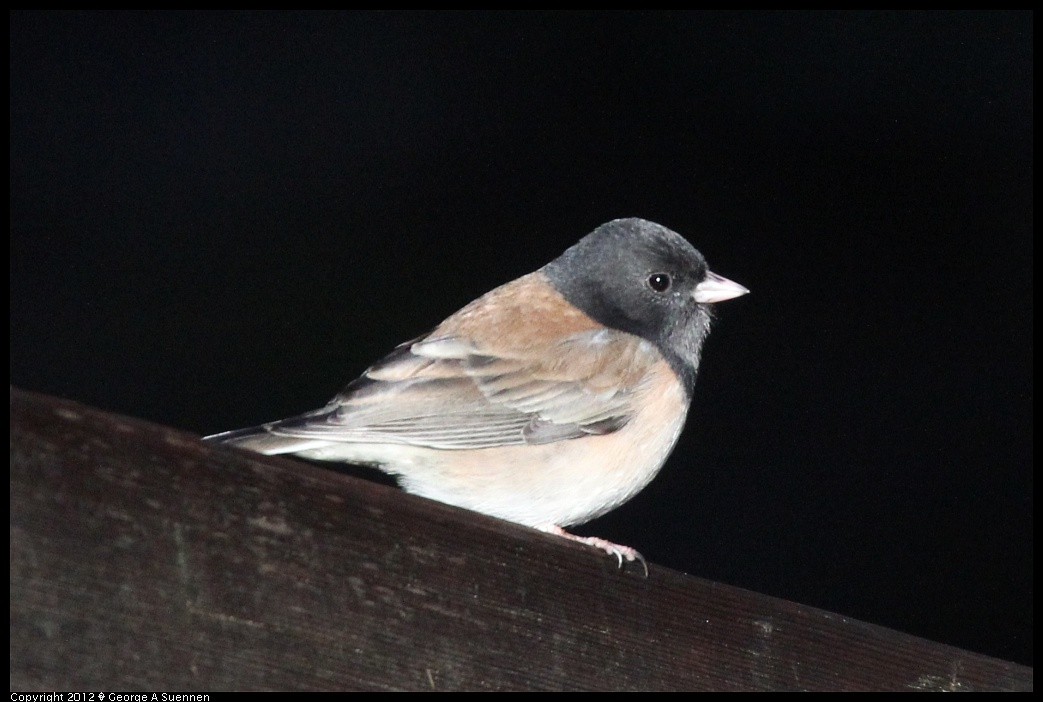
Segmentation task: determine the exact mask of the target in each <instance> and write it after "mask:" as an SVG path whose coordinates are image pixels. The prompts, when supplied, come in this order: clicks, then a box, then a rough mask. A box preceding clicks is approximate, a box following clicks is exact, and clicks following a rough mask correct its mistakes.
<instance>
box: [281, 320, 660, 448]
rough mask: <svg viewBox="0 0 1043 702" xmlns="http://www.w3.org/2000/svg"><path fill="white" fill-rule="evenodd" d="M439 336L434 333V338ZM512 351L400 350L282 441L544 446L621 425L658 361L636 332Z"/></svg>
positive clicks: (474, 347)
mask: <svg viewBox="0 0 1043 702" xmlns="http://www.w3.org/2000/svg"><path fill="white" fill-rule="evenodd" d="M437 333H438V330H436V334H437ZM510 346H511V348H510V349H509V350H507V351H505V350H503V349H494V344H482V343H479V342H476V341H474V340H472V339H469V338H465V337H460V336H453V335H437V336H431V337H427V338H425V339H423V340H420V341H416V342H411V343H407V344H403V345H402V346H400V347H398V348H397V349H396V350H395V351H394V352H392V353H391V354H390V355H389V356H388V357H387V358H385V359H384V360H383V361H381V362H380V363H379V364H377V365H375V366H373V367H372V368H370V369H369V370H368V371H366V373H365V374H364V375H363V376H362V377H361V378H359V379H358V380H357V381H355V382H354V383H352V384H351V385H349V386H348V387H347V388H346V389H345V390H344V392H343V393H341V394H340V395H339V396H338V397H337V398H335V399H334V400H333V401H332V402H331V403H330V404H329V405H327V406H326V407H325V408H323V409H322V410H318V411H317V412H312V413H309V414H307V415H302V416H300V417H297V418H293V419H288V420H284V421H282V422H275V423H273V424H270V425H266V427H265V428H266V430H267V431H268V432H271V433H273V434H275V435H278V436H285V437H293V438H297V439H313V440H325V441H333V442H361V443H397V444H410V445H415V446H424V447H429V448H437V449H476V448H489V447H494V446H507V445H517V444H526V443H527V444H539V443H547V442H550V441H558V440H562V439H570V438H577V437H580V436H585V435H589V434H603V433H608V432H611V431H615V430H616V429H619V428H620V427H622V426H623V425H624V424H626V423H627V421H629V419H630V417H631V415H632V414H633V411H634V396H635V394H636V393H638V392H639V391H640V389H641V387H642V384H643V383H644V382H645V379H646V378H647V377H648V374H649V371H650V370H651V369H652V367H653V365H654V364H655V363H657V362H658V361H659V360H661V359H660V356H659V354H658V352H657V351H656V350H655V347H654V346H652V345H651V344H650V343H648V342H647V341H644V340H642V339H640V338H638V337H636V336H633V335H630V334H627V333H624V332H619V331H614V330H608V329H600V328H599V329H592V330H587V331H582V332H579V333H576V334H572V335H569V336H566V337H564V338H558V339H555V340H554V341H551V342H548V343H544V344H539V343H529V344H524V345H522V344H511V345H510Z"/></svg>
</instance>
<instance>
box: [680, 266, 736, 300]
mask: <svg viewBox="0 0 1043 702" xmlns="http://www.w3.org/2000/svg"><path fill="white" fill-rule="evenodd" d="M748 292H749V290H747V289H746V288H744V287H742V286H741V285H739V284H738V283H736V282H734V281H731V280H728V279H727V278H722V277H721V276H719V275H717V274H716V273H713V272H711V271H707V272H706V280H704V281H703V282H701V283H699V284H698V285H696V286H695V292H694V293H692V297H694V298H695V301H696V302H723V301H724V300H731V299H732V298H733V297H741V296H743V295H745V294H746V293H748Z"/></svg>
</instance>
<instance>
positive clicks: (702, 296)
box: [208, 219, 749, 564]
mask: <svg viewBox="0 0 1043 702" xmlns="http://www.w3.org/2000/svg"><path fill="white" fill-rule="evenodd" d="M747 292H749V291H748V290H746V288H744V287H742V286H741V285H739V284H737V283H733V282H732V281H730V280H727V279H726V278H722V277H720V276H719V275H716V274H714V273H712V272H710V270H709V269H708V268H707V265H706V261H705V259H704V258H703V257H702V255H701V254H700V253H699V252H698V251H696V250H695V249H694V248H692V246H691V244H689V243H688V242H687V241H685V240H684V239H683V238H682V237H681V236H680V235H679V234H677V233H675V232H673V231H671V230H669V229H667V228H666V227H663V226H661V225H658V224H654V223H652V222H648V221H646V220H643V219H617V220H615V221H612V222H609V223H607V224H604V225H602V226H600V227H598V228H597V229H595V230H594V231H593V232H592V233H591V234H588V235H587V236H585V237H584V238H583V239H581V240H580V241H579V243H577V244H576V245H575V246H573V247H571V248H569V249H568V250H567V251H565V253H563V254H562V255H561V256H559V257H558V258H556V259H555V260H553V261H551V262H550V263H548V264H547V265H545V266H544V267H543V268H541V269H539V270H538V271H536V272H535V273H530V274H528V275H525V276H522V277H521V278H518V279H517V280H514V281H512V282H510V283H507V284H506V285H502V286H500V287H498V288H496V289H495V290H492V291H491V292H488V293H486V294H485V295H483V296H481V297H480V298H478V299H477V300H475V301H474V302H472V303H470V304H469V305H467V306H466V307H464V308H463V309H461V310H460V311H459V312H457V313H455V314H453V315H452V316H450V317H449V318H448V319H446V320H445V321H444V322H442V323H441V324H439V325H438V326H437V327H436V328H435V329H434V331H432V332H431V333H429V334H426V335H424V336H421V337H419V338H417V339H414V340H413V341H408V342H406V343H404V344H402V345H401V346H399V347H398V348H396V349H395V350H394V351H392V352H391V353H390V354H389V355H388V356H387V357H385V358H384V359H383V360H381V361H379V362H378V363H376V364H375V365H374V366H373V367H371V368H370V369H369V370H367V371H366V372H365V373H363V374H362V377H360V378H359V379H358V380H355V381H354V382H352V383H351V384H350V385H348V386H347V387H346V388H345V389H344V391H343V392H341V393H340V394H339V395H337V396H336V397H335V398H333V400H332V401H331V402H330V403H329V404H328V405H326V406H325V407H323V408H322V409H320V410H316V411H314V412H308V413H307V414H302V415H301V416H299V417H293V418H291V419H284V420H282V421H278V422H271V423H269V424H264V425H261V426H259V427H255V428H251V429H241V430H239V431H231V432H226V433H224V434H216V435H214V436H211V437H208V438H209V439H212V440H214V441H219V442H223V443H227V444H231V445H234V446H241V447H244V448H247V449H251V450H254V451H259V452H260V453H265V454H279V453H294V454H298V455H300V456H304V457H307V458H313V459H321V460H326V461H341V462H345V463H354V464H363V465H373V466H376V467H377V468H379V469H380V470H382V471H384V472H385V473H389V474H391V475H394V476H396V477H397V479H398V481H399V484H400V485H401V486H402V488H403V489H405V490H406V492H411V493H413V494H415V495H422V496H424V497H429V498H431V499H434V500H440V501H442V502H447V503H449V504H452V505H457V506H460V507H465V508H467V509H472V510H475V511H477V512H483V513H485V514H489V515H492V516H494V517H499V518H501V519H506V520H509V521H512V522H518V523H519V524H525V525H527V526H530V527H534V528H536V529H540V530H542V531H546V532H550V533H553V534H558V535H561V536H565V537H567V538H570V539H574V540H576V541H581V542H583V543H586V544H590V545H592V546H596V547H598V548H601V549H603V550H605V551H607V552H608V553H610V554H612V555H614V556H616V557H617V558H618V559H619V562H620V564H622V562H623V559H624V558H625V559H627V560H628V561H632V560H635V559H638V560H641V561H642V563H643V559H642V558H641V556H640V554H638V553H637V551H635V550H634V549H632V548H630V547H628V546H620V545H618V544H613V543H611V542H608V541H605V540H603V539H598V538H592V537H591V538H583V537H578V536H574V535H572V534H568V533H567V532H565V531H564V529H563V527H566V526H570V525H574V524H581V523H583V522H586V521H589V520H591V519H593V518H595V517H598V516H600V515H602V514H605V513H606V512H608V511H609V510H612V509H614V508H616V507H618V506H619V505H621V504H623V503H624V502H626V501H627V500H629V499H630V498H631V497H633V496H634V495H636V494H637V493H638V492H639V491H640V490H641V489H642V488H644V487H645V485H647V484H648V483H649V481H650V480H652V478H653V477H655V474H656V473H657V472H658V471H659V469H660V467H661V466H662V465H663V463H664V462H665V461H666V458H667V456H668V455H669V454H670V451H671V450H672V449H673V447H674V444H675V443H676V442H677V438H678V436H679V435H680V433H681V428H682V426H683V425H684V420H685V415H686V414H687V412H688V405H689V402H690V401H691V398H692V389H693V386H694V383H695V376H696V372H697V371H698V368H699V354H700V350H701V348H702V345H703V341H704V340H705V339H706V335H707V334H708V333H709V331H710V317H711V313H710V308H709V306H708V305H709V304H710V303H714V302H720V301H722V300H728V299H730V298H733V297H738V296H740V295H744V294H746V293H747Z"/></svg>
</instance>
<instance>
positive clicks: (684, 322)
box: [543, 218, 747, 391]
mask: <svg viewBox="0 0 1043 702" xmlns="http://www.w3.org/2000/svg"><path fill="white" fill-rule="evenodd" d="M543 272H544V274H546V276H547V277H548V278H549V279H550V282H551V284H552V285H553V286H554V288H555V289H556V290H557V291H558V292H560V293H561V294H562V295H564V297H565V299H567V300H568V301H569V302H571V303H572V304H574V305H576V306H577V307H579V308H580V309H581V310H583V311H584V312H585V313H586V314H588V315H589V316H590V317H591V318H593V319H594V320H595V321H597V322H599V323H601V324H604V325H605V326H607V327H611V328H613V329H619V330H621V331H625V332H628V333H631V334H635V335H637V336H640V337H641V338H643V339H647V340H648V341H650V342H652V343H654V344H656V346H657V347H658V348H659V350H660V352H661V353H662V354H663V355H664V356H665V357H666V359H667V360H668V361H669V362H670V365H671V367H672V368H673V369H674V371H675V372H676V373H677V374H678V376H679V377H680V378H681V379H682V380H683V381H684V384H685V386H686V387H687V388H688V389H689V391H690V390H691V388H692V386H693V384H694V382H695V376H696V372H697V371H698V368H699V354H700V351H701V349H702V345H703V341H704V340H705V339H706V335H707V334H708V333H709V331H710V320H711V317H712V315H711V312H710V306H709V303H711V302H717V301H720V300H726V299H728V298H730V297H737V296H739V295H742V294H744V293H745V292H747V291H746V289H745V288H743V287H742V286H741V285H737V284H736V283H732V282H731V281H728V280H726V279H723V278H721V277H720V276H717V275H715V274H714V273H712V272H710V269H709V267H708V266H707V265H706V259H704V258H703V256H702V254H701V253H699V252H698V251H696V250H695V248H694V247H693V246H692V245H691V244H689V243H688V242H687V241H685V239H684V238H683V237H682V236H681V235H680V234H678V233H676V232H674V231H671V230H669V229H667V228H666V227H664V226H662V225H659V224H655V223H654V222H649V221H647V220H644V219H637V218H630V219H617V220H613V221H611V222H608V223H607V224H603V225H601V226H600V227H598V228H597V229H595V230H594V231H593V232H591V233H590V234H588V235H587V236H585V237H583V238H582V239H581V240H580V241H579V242H578V243H577V244H576V245H574V246H572V247H571V248H569V249H568V250H566V251H565V253H563V254H562V255H561V256H559V257H558V258H556V259H555V260H553V261H551V262H550V263H548V264H547V265H546V266H544V267H543Z"/></svg>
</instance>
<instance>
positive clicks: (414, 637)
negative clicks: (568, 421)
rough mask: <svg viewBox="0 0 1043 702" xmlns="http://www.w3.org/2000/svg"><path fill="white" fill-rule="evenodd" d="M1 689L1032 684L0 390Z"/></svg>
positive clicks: (550, 540) (556, 542)
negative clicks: (2, 398)
mask: <svg viewBox="0 0 1043 702" xmlns="http://www.w3.org/2000/svg"><path fill="white" fill-rule="evenodd" d="M10 562H11V678H10V683H11V689H12V690H84V689H93V690H107V691H112V690H120V691H130V690H157V691H160V690H175V689H176V690H182V691H185V690H204V691H205V690H209V691H214V690H233V689H234V690H262V689H276V690H283V689H302V690H1031V689H1032V669H1031V668H1026V667H1024V666H1019V665H1015V664H1013V663H1007V662H1004V661H1000V660H996V659H992V658H988V657H986V656H981V655H977V654H973V653H969V652H966V651H962V650H959V649H955V648H952V647H949V646H944V645H940V644H936V643H932V642H929V641H925V640H922V639H917V638H915V637H912V636H908V635H905V634H901V633H897V632H894V631H890V630H887V629H883V628H881V627H877V626H873V625H870V624H866V623H863V622H858V621H854V620H851V619H847V618H845V617H841V616H838V615H835V614H830V613H828V612H823V611H820V610H816V609H812V608H810V607H804V606H802V605H799V604H794V603H790V602H785V601H781V600H777V599H774V598H770V597H765V596H762V595H757V594H754V593H750V592H746V591H743V590H739V589H736V588H733V587H728V586H724V585H719V584H715V583H711V582H707V581H705V580H701V579H699V578H695V577H690V576H686V575H682V574H680V573H676V572H673V571H670V570H666V569H663V568H657V567H654V566H653V567H652V569H651V575H650V577H649V578H648V579H645V578H643V577H641V575H640V568H634V569H632V570H630V571H627V572H620V571H618V570H617V569H616V567H615V560H614V559H612V558H609V557H607V556H606V555H605V554H603V553H601V552H599V551H596V550H594V549H591V548H587V547H584V546H581V545H578V544H573V543H570V542H567V541H565V540H562V539H559V538H557V537H553V536H549V535H546V534H541V533H539V532H535V531H532V530H529V529H526V528H523V527H519V526H516V525H512V524H509V523H506V522H501V521H498V520H495V519H491V518H488V517H484V516H482V515H479V514H475V513H471V512H466V511H463V510H459V509H455V508H452V507H448V506H445V505H442V504H439V503H435V502H430V501H427V500H423V499H420V498H416V497H412V496H409V495H406V494H403V493H401V492H399V491H397V490H394V489H392V488H388V487H386V486H383V485H378V484H375V483H369V482H365V481H360V480H357V479H354V478H351V477H348V476H344V475H340V474H337V473H333V472H330V471H326V470H323V469H322V468H320V467H317V466H314V465H310V464H307V463H304V462H301V461H295V460H290V459H283V458H269V457H263V456H259V455H254V454H247V453H244V452H240V451H236V450H232V449H227V448H222V447H213V446H209V445H205V444H203V443H202V442H201V441H199V440H198V439H197V438H196V437H194V436H192V435H189V434H186V433H184V432H180V431H175V430H172V429H167V428H164V427H159V426H155V425H151V424H148V423H146V422H142V421H138V420H133V419H127V418H123V417H117V416H114V415H111V414H106V413H104V412H101V411H98V410H95V409H91V408H88V407H85V406H82V405H79V404H76V403H73V402H69V401H65V400H57V399H55V398H50V397H46V396H41V395H34V394H30V393H25V392H22V391H18V390H14V389H12V391H11V556H10Z"/></svg>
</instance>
